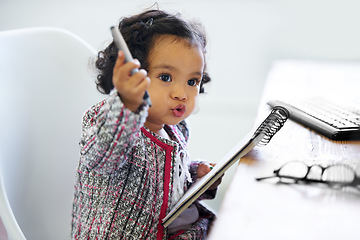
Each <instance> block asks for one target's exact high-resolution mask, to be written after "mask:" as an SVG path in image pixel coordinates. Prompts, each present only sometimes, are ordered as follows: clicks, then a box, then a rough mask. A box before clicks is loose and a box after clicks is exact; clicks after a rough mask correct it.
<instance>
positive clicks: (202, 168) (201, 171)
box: [197, 163, 224, 190]
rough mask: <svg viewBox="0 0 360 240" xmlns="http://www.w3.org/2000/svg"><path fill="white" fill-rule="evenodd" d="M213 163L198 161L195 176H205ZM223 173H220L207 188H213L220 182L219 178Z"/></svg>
mask: <svg viewBox="0 0 360 240" xmlns="http://www.w3.org/2000/svg"><path fill="white" fill-rule="evenodd" d="M215 165H216V164H215V163H210V164H209V163H200V164H199V166H198V170H197V177H198V178H201V177H203V176H205V175H206V174H207V173H208V172H210V171H211V169H212V167H214V166H215ZM223 176H224V175H222V176H221V177H220V178H219V179H218V180H216V181H215V182H214V183H213V184H212V185H211V186H210V187H209V188H208V190H215V189H216V188H217V187H218V186H219V184H220V183H221V180H222V178H223Z"/></svg>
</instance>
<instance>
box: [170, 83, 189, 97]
mask: <svg viewBox="0 0 360 240" xmlns="http://www.w3.org/2000/svg"><path fill="white" fill-rule="evenodd" d="M170 95H171V98H173V99H176V100H179V101H185V100H186V99H187V94H186V90H185V88H184V87H182V86H179V85H176V86H174V88H173V89H172V91H171V94H170Z"/></svg>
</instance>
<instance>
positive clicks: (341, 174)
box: [256, 161, 360, 191]
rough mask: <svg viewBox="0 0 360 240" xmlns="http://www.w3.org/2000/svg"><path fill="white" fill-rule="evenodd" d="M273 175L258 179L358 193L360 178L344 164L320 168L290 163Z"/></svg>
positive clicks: (314, 165)
mask: <svg viewBox="0 0 360 240" xmlns="http://www.w3.org/2000/svg"><path fill="white" fill-rule="evenodd" d="M273 173H274V175H272V176H268V177H259V178H256V180H258V181H261V180H265V179H270V178H276V177H277V178H279V181H280V182H281V183H305V184H311V183H322V184H326V185H328V186H329V187H332V188H342V187H348V186H350V187H354V188H356V189H358V190H359V191H360V178H359V176H358V175H357V174H356V172H355V170H354V169H353V168H352V167H351V166H349V165H346V164H333V165H329V166H326V167H324V166H321V165H319V164H313V165H307V164H305V163H304V162H301V161H291V162H288V163H285V164H284V165H282V166H281V167H280V168H279V169H277V170H274V171H273Z"/></svg>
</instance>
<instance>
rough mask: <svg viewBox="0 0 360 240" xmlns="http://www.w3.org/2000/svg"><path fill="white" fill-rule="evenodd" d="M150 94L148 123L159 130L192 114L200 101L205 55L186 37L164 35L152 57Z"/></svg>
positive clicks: (151, 52) (153, 128)
mask: <svg viewBox="0 0 360 240" xmlns="http://www.w3.org/2000/svg"><path fill="white" fill-rule="evenodd" d="M148 62H149V67H148V76H149V77H150V79H151V83H150V87H149V89H148V93H149V96H150V99H151V102H152V107H150V108H149V114H148V117H147V119H146V123H145V126H146V127H148V128H149V129H150V130H151V131H153V132H155V133H158V132H159V131H161V129H162V128H163V127H164V124H167V125H175V124H178V123H179V122H181V121H182V120H184V119H185V118H187V117H188V116H190V114H191V113H192V112H193V111H194V108H195V106H196V105H197V102H198V97H199V91H200V82H201V79H202V76H203V71H204V65H205V63H204V54H203V51H202V50H201V48H200V47H198V46H197V45H190V44H189V42H188V41H187V40H185V39H181V38H177V37H175V36H172V35H163V36H160V37H158V38H157V39H156V40H155V44H154V47H153V48H152V49H151V50H150V52H149V56H148Z"/></svg>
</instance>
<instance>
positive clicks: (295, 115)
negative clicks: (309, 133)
mask: <svg viewBox="0 0 360 240" xmlns="http://www.w3.org/2000/svg"><path fill="white" fill-rule="evenodd" d="M268 104H269V105H270V106H272V107H274V106H283V107H285V108H286V109H288V110H289V112H290V119H292V120H294V121H296V122H298V123H300V124H302V125H304V126H306V127H309V128H311V129H313V130H315V131H317V132H319V133H321V134H323V135H324V136H326V137H328V138H330V139H333V140H360V106H358V105H355V104H351V103H350V102H349V103H344V102H342V103H339V102H335V101H330V100H328V99H324V98H311V99H303V100H293V101H290V100H287V101H280V100H272V101H269V102H268Z"/></svg>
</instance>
